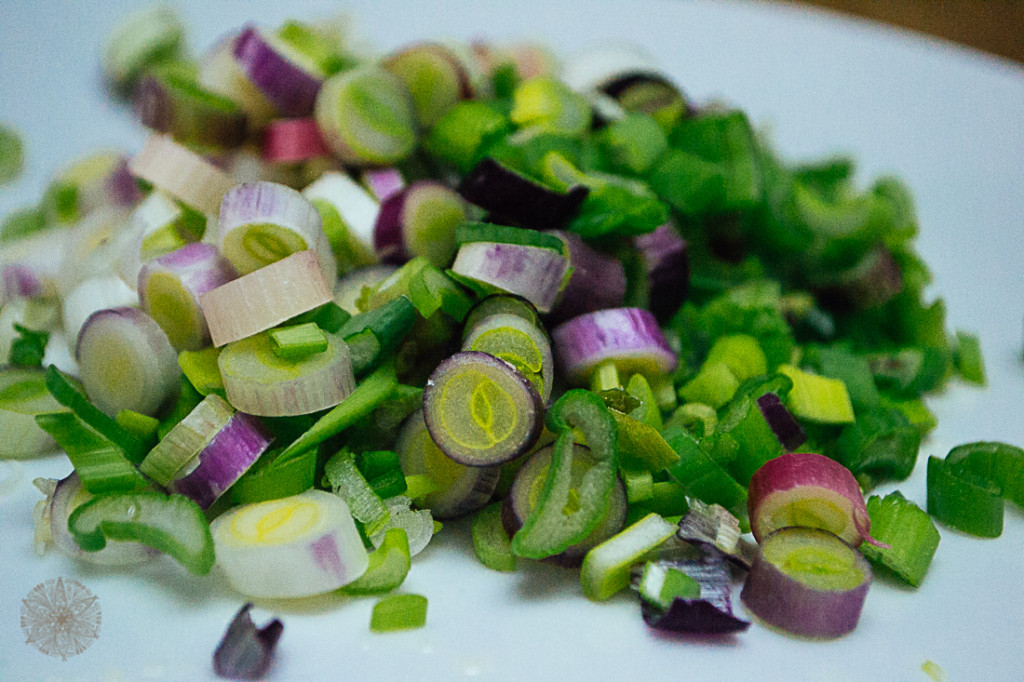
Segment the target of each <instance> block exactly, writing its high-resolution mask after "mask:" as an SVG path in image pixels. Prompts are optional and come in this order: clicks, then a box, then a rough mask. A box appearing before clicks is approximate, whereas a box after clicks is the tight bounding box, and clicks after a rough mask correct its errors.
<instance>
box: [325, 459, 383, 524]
mask: <svg viewBox="0 0 1024 682" xmlns="http://www.w3.org/2000/svg"><path fill="white" fill-rule="evenodd" d="M324 476H325V478H326V480H327V482H328V483H329V484H330V486H331V489H332V490H333V491H334V494H335V495H338V496H339V497H341V499H343V500H345V503H346V504H348V509H349V511H350V512H352V516H353V517H354V518H355V519H356V521H359V523H361V524H363V528H365V531H366V535H368V536H369V535H375V534H377V533H379V532H380V531H381V530H383V529H384V526H385V525H386V524H387V522H388V520H389V519H390V517H391V514H390V513H389V512H388V508H387V507H386V506H384V502H383V500H381V498H380V496H379V495H378V494H377V493H375V492H374V491H373V488H371V487H370V484H369V483H367V482H366V478H365V477H364V476H363V473H362V472H361V471H359V469H358V468H357V467H356V463H355V458H354V457H353V456H352V453H351V452H348V451H347V450H342V451H341V452H339V453H337V454H336V455H334V456H333V457H331V458H330V459H329V460H327V464H326V465H324Z"/></svg>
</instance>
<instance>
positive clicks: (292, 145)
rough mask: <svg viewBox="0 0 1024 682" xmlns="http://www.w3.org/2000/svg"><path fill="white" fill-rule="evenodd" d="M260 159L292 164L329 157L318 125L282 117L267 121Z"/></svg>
mask: <svg viewBox="0 0 1024 682" xmlns="http://www.w3.org/2000/svg"><path fill="white" fill-rule="evenodd" d="M261 152H262V156H263V160H264V161H269V162H271V163H296V162H299V161H310V160H312V159H318V158H321V157H324V156H330V154H331V151H330V150H329V149H328V148H327V143H326V142H324V138H323V136H322V135H321V134H320V126H318V125H317V123H316V121H315V120H314V119H313V118H285V119H278V120H275V121H271V122H270V123H269V124H267V127H266V129H265V130H264V131H263V146H262V149H261Z"/></svg>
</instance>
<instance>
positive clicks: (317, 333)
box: [267, 322, 327, 360]
mask: <svg viewBox="0 0 1024 682" xmlns="http://www.w3.org/2000/svg"><path fill="white" fill-rule="evenodd" d="M267 334H268V335H269V336H270V343H271V346H272V348H273V351H274V355H276V356H277V357H279V358H281V359H283V360H301V359H303V358H307V357H309V356H310V355H315V354H317V353H323V352H324V351H325V350H327V337H326V336H325V335H324V332H323V330H322V329H320V327H318V326H316V324H315V323H313V322H306V323H305V324H297V325H292V326H289V327H276V328H274V329H271V330H269V331H268V332H267Z"/></svg>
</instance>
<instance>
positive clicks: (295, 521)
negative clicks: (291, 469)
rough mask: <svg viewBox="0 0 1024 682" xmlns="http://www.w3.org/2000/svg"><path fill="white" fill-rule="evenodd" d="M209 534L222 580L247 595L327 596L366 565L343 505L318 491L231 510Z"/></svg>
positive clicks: (270, 596)
mask: <svg viewBox="0 0 1024 682" xmlns="http://www.w3.org/2000/svg"><path fill="white" fill-rule="evenodd" d="M210 530H211V532H212V533H213V540H214V543H215V544H216V548H217V563H218V564H219V565H220V567H221V568H223V569H224V573H225V574H226V575H227V577H228V581H229V582H230V583H231V585H232V586H233V587H234V588H235V589H236V590H238V591H239V592H241V593H242V594H245V595H248V596H251V597H267V598H292V597H305V596H309V595H314V594H320V593H323V592H329V591H331V590H335V589H337V588H339V587H341V586H343V585H347V584H348V583H350V582H352V581H353V580H355V579H356V578H358V577H359V576H361V575H362V574H363V572H364V571H365V570H366V567H367V564H368V562H369V559H368V557H367V554H366V549H365V548H364V547H363V541H362V539H361V538H360V536H359V531H357V530H356V526H355V522H354V521H353V520H352V515H351V514H350V513H349V510H348V506H347V505H346V504H345V502H344V500H342V499H341V498H340V497H338V496H337V495H332V494H331V493H328V492H324V491H322V490H309V491H306V492H304V493H302V494H300V495H293V496H291V497H285V498H281V499H276V500H270V501H267V502H258V503H256V504H246V505H241V506H238V507H233V508H231V509H230V510H228V511H227V512H225V513H224V514H223V515H221V516H218V517H217V518H216V519H214V521H213V523H212V524H210Z"/></svg>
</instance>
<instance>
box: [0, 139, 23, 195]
mask: <svg viewBox="0 0 1024 682" xmlns="http://www.w3.org/2000/svg"><path fill="white" fill-rule="evenodd" d="M24 165H25V152H24V151H23V149H22V145H21V138H20V137H18V134H17V133H16V132H14V130H13V129H12V128H10V127H9V126H5V125H0V185H5V184H7V183H8V182H11V181H12V180H14V179H15V178H17V177H18V175H20V174H21V169H22V167H23V166H24Z"/></svg>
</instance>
